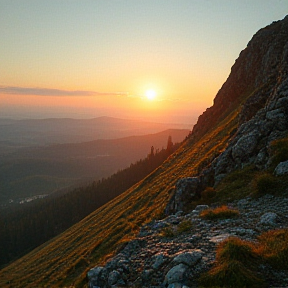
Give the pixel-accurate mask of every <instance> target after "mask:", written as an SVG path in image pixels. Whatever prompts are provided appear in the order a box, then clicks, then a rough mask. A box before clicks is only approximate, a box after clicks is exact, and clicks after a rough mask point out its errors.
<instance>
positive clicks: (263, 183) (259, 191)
mask: <svg viewBox="0 0 288 288" xmlns="http://www.w3.org/2000/svg"><path fill="white" fill-rule="evenodd" d="M254 186H255V195H258V196H261V195H265V194H275V193H276V192H277V189H278V182H277V179H276V177H275V176H273V175H272V174H269V173H264V174H261V175H259V176H258V177H256V179H255V182H254Z"/></svg>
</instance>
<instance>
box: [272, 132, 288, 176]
mask: <svg viewBox="0 0 288 288" xmlns="http://www.w3.org/2000/svg"><path fill="white" fill-rule="evenodd" d="M271 150H272V155H273V158H272V164H271V171H273V170H274V169H275V167H276V166H277V165H278V164H279V163H280V162H284V161H286V160H288V137H286V138H283V139H279V140H275V141H273V142H272V143H271Z"/></svg>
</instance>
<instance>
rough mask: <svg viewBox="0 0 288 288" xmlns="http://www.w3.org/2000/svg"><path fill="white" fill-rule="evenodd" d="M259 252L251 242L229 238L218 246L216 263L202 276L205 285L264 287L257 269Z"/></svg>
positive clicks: (202, 282)
mask: <svg viewBox="0 0 288 288" xmlns="http://www.w3.org/2000/svg"><path fill="white" fill-rule="evenodd" d="M257 263H258V257H257V254H256V253H255V252H254V247H253V245H252V244H251V243H250V242H247V241H243V240H241V239H239V238H236V237H231V238H228V239H227V240H225V241H223V242H222V243H221V244H220V245H219V246H218V248H217V252H216V265H215V267H213V268H212V269H211V270H210V271H209V272H207V273H205V274H203V275H202V276H201V277H200V283H201V284H202V285H204V286H205V287H215V286H219V287H233V288H243V287H264V286H263V284H264V283H263V280H262V279H261V278H260V277H259V276H258V273H257V271H256V269H257Z"/></svg>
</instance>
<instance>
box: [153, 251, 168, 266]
mask: <svg viewBox="0 0 288 288" xmlns="http://www.w3.org/2000/svg"><path fill="white" fill-rule="evenodd" d="M167 259H168V258H167V256H165V255H164V254H163V253H159V254H156V255H154V256H153V260H154V263H153V264H152V268H153V269H154V270H157V269H159V268H160V267H161V266H162V265H163V264H164V263H165V262H166V261H167Z"/></svg>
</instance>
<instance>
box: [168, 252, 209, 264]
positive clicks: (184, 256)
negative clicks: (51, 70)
mask: <svg viewBox="0 0 288 288" xmlns="http://www.w3.org/2000/svg"><path fill="white" fill-rule="evenodd" d="M202 255H203V252H202V251H201V250H199V249H198V250H193V251H184V252H180V253H179V254H178V255H177V256H176V257H175V258H174V259H173V262H174V263H176V264H181V263H182V264H185V265H187V266H190V267H192V266H194V265H195V264H197V263H198V262H199V261H200V260H201V259H202Z"/></svg>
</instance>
